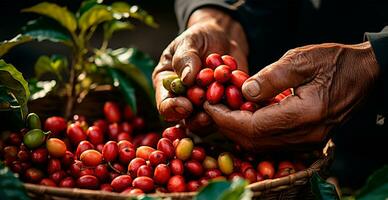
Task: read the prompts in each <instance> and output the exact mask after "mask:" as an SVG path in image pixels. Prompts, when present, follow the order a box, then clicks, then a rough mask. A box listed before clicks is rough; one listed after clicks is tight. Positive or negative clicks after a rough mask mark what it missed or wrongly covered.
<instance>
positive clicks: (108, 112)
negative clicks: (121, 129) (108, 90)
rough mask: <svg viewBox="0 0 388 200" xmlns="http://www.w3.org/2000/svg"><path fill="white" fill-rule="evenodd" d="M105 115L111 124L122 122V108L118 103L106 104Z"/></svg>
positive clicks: (109, 102)
mask: <svg viewBox="0 0 388 200" xmlns="http://www.w3.org/2000/svg"><path fill="white" fill-rule="evenodd" d="M104 114H105V117H106V119H107V120H108V121H109V122H110V123H114V122H119V121H120V120H121V113H120V108H119V105H118V104H117V103H116V102H111V101H108V102H105V104H104Z"/></svg>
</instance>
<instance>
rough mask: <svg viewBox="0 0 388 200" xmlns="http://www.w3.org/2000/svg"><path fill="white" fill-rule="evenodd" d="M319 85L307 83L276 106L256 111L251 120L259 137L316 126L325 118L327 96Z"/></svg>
mask: <svg viewBox="0 0 388 200" xmlns="http://www.w3.org/2000/svg"><path fill="white" fill-rule="evenodd" d="M320 87H321V86H320V85H316V84H313V83H309V84H308V85H305V86H301V87H299V88H297V89H296V90H295V96H289V97H287V98H286V99H284V100H282V101H281V102H280V103H278V104H273V105H270V106H266V107H264V108H261V109H259V110H257V111H256V112H255V113H254V114H253V116H252V118H253V119H254V120H253V121H254V122H253V127H254V133H256V134H258V136H259V137H266V136H269V135H277V134H282V133H285V132H289V131H290V130H296V129H303V128H304V127H307V126H310V125H312V124H318V123H320V122H321V121H322V120H323V119H325V118H326V116H327V110H328V105H327V103H324V102H328V96H327V93H326V92H323V91H322V90H323V89H322V88H320Z"/></svg>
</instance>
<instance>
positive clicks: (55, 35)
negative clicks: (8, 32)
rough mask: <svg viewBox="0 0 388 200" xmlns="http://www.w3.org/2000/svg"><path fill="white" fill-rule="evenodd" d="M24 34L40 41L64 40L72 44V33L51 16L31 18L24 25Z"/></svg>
mask: <svg viewBox="0 0 388 200" xmlns="http://www.w3.org/2000/svg"><path fill="white" fill-rule="evenodd" d="M22 33H23V35H27V36H30V37H31V38H33V39H36V40H38V41H42V40H49V41H52V42H63V43H65V44H67V45H70V44H71V35H70V34H69V32H68V31H67V30H66V29H65V28H63V26H61V25H59V24H58V23H57V22H56V21H54V20H52V19H49V18H43V17H42V18H38V19H36V20H31V21H29V22H28V23H27V25H25V26H23V27H22Z"/></svg>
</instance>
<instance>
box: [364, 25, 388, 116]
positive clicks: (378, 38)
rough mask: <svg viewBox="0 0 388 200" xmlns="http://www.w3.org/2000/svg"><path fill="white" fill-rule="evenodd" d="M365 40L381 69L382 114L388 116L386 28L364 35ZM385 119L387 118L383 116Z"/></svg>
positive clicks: (387, 29)
mask: <svg viewBox="0 0 388 200" xmlns="http://www.w3.org/2000/svg"><path fill="white" fill-rule="evenodd" d="M365 36H366V38H367V39H368V41H369V42H370V43H371V45H372V48H373V52H374V53H375V55H376V60H377V62H378V63H379V66H380V69H381V76H380V81H382V85H381V89H382V91H383V99H384V100H383V102H384V103H383V112H384V113H382V114H385V115H387V114H388V105H387V104H386V102H387V100H388V26H386V27H385V28H384V29H383V30H382V31H381V32H379V33H365ZM385 117H387V116H385Z"/></svg>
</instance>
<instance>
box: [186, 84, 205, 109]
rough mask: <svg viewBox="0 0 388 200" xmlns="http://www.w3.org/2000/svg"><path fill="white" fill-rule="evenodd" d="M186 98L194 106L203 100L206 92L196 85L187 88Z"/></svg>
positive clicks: (199, 104)
mask: <svg viewBox="0 0 388 200" xmlns="http://www.w3.org/2000/svg"><path fill="white" fill-rule="evenodd" d="M186 96H187V98H188V99H189V100H190V101H191V103H193V104H194V105H196V106H201V105H202V104H203V102H204V101H205V98H206V94H205V90H203V89H202V88H200V87H198V86H193V87H191V88H189V89H188V90H187V93H186Z"/></svg>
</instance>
